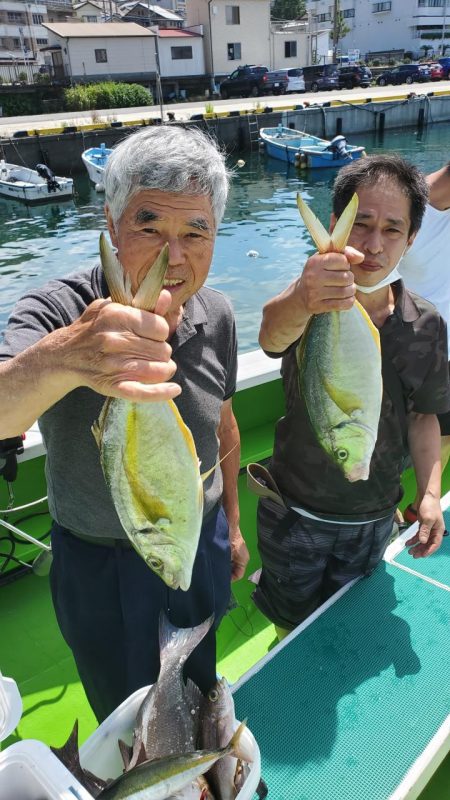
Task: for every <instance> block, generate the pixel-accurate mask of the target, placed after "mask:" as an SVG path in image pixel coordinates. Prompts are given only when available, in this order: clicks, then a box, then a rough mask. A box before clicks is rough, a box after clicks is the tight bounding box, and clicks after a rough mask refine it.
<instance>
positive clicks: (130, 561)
mask: <svg viewBox="0 0 450 800" xmlns="http://www.w3.org/2000/svg"><path fill="white" fill-rule="evenodd" d="M52 550H53V564H52V568H51V572H50V585H51V590H52V596H53V604H54V607H55V612H56V617H57V620H58V624H59V627H60V629H61V632H62V635H63V636H64V639H65V641H66V642H67V644H68V646H69V647H70V649H71V650H72V652H73V655H74V658H75V661H76V665H77V668H78V672H79V675H80V679H81V681H82V684H83V687H84V689H85V692H86V695H87V698H88V700H89V703H90V705H91V706H92V709H93V711H94V713H95V715H96V717H97V719H98V721H99V722H101V721H102V720H103V719H105V717H107V716H108V715H109V714H110V713H111V712H112V711H114V709H115V708H116V707H117V706H118V705H119V704H120V703H121V702H122V701H123V700H125V699H126V698H127V697H128V696H129V695H130V694H132V692H134V691H136V689H139V688H141V687H142V686H146V685H148V684H150V683H154V682H155V681H156V680H157V678H158V674H159V668H160V662H159V640H158V624H159V614H160V611H161V609H163V610H164V611H165V612H166V614H167V616H168V617H169V619H170V621H171V622H172V624H174V625H177V626H178V627H182V628H184V627H191V626H194V625H198V624H199V623H200V622H203V620H204V619H206V618H207V617H208V616H210V614H214V619H215V623H214V629H212V630H210V631H209V633H208V634H207V635H206V637H205V638H204V639H203V641H202V642H201V643H200V644H199V645H198V647H196V649H195V650H194V652H193V654H192V655H191V657H190V658H189V659H188V661H187V662H186V665H185V670H184V674H185V677H190V678H191V679H192V680H193V681H194V682H195V683H196V684H197V686H198V687H199V688H200V689H201V690H202V692H204V693H207V692H208V690H209V689H210V688H211V686H212V685H213V684H214V683H215V680H216V642H215V629H216V628H217V626H218V624H219V622H220V620H221V618H222V617H223V615H224V613H225V611H226V610H227V607H228V603H229V599H230V585H231V556H230V545H229V537H228V524H227V520H226V517H225V514H224V511H223V509H222V508H220V510H219V509H217V512H216V511H215V512H214V513H213V514H212V515H210V516H209V517H208V518H207V520H206V521H205V522H204V523H203V527H202V531H201V535H200V543H199V547H198V551H197V556H196V559H195V563H194V569H193V575H192V583H191V586H190V588H189V590H188V591H187V592H183V591H182V590H181V589H178V590H176V591H174V590H173V589H169V588H168V587H167V586H166V585H165V583H163V581H162V580H161V579H160V578H158V576H157V575H155V573H154V572H152V570H151V569H150V568H149V567H148V566H147V565H146V563H145V562H144V561H143V559H142V558H140V556H139V555H138V554H137V553H136V552H135V551H134V550H133V549H132V548H128V547H123V546H120V544H118V545H117V546H112V547H107V546H104V545H97V544H91V543H89V542H86V541H85V540H82V539H79V538H77V537H76V536H74V535H72V534H71V533H70V531H68V530H67V529H65V528H62V527H61V526H59V525H57V524H56V523H55V524H54V525H53V529H52Z"/></svg>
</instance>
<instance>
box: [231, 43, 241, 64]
mask: <svg viewBox="0 0 450 800" xmlns="http://www.w3.org/2000/svg"><path fill="white" fill-rule="evenodd" d="M227 53H228V61H237V60H239V59H241V58H242V55H241V43H240V42H231V43H229V44H227Z"/></svg>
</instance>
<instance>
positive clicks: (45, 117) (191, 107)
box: [0, 80, 450, 137]
mask: <svg viewBox="0 0 450 800" xmlns="http://www.w3.org/2000/svg"><path fill="white" fill-rule="evenodd" d="M411 92H415V93H416V94H417V95H423V94H428V93H429V92H439V93H441V92H444V93H447V92H449V93H450V81H449V80H446V81H433V82H430V83H414V84H411V85H406V84H402V85H400V86H369V88H367V89H339V90H333V91H330V92H316V93H314V92H306V93H305V94H289V95H281V96H280V95H276V96H264V97H256V98H231V99H229V100H216V99H215V100H213V101H211V100H206V99H205V100H202V101H195V102H184V103H169V104H167V105H164V107H163V119H164V121H167V120H168V119H169V117H168V113H170V114H171V115H172V114H173V115H174V118H175V119H176V120H180V121H184V120H188V119H189V118H190V117H191V116H192V115H193V114H204V113H206V105H207V104H208V105H210V104H211V105H212V106H213V109H214V111H215V112H216V113H218V114H220V113H226V112H230V111H235V110H238V111H254V110H255V109H258V108H259V109H263V108H264V107H265V106H270V108H273V109H274V110H276V109H278V108H286V107H289V106H291V107H292V106H295V105H296V104H299V103H302V102H304V101H305V100H307V101H308V102H309V103H319V104H321V103H324V102H329V101H330V100H340V101H342V102H344V103H355V102H361V101H362V102H364V101H365V100H366V99H367V98H369V97H370V98H371V99H372V100H377V99H378V98H388V99H390V98H397V97H407V95H408V94H410V93H411ZM158 117H159V118H160V117H161V109H160V106H159V105H154V106H138V107H137V108H110V109H104V110H102V111H63V112H60V113H57V114H37V115H35V116H24V117H2V118H0V120H1V121H0V136H1V137H10V136H12V135H13V133H15V132H16V131H20V130H25V131H29V130H38V131H41V132H42V133H44V132H45V131H46V130H49V131H50V130H52V129H55V128H60V127H62V125H63V124H64V125H80V126H81V125H95V124H98V123H107V124H108V125H109V124H110V123H111V122H114V121H120V122H123V123H127V122H133V121H134V120H139V121H140V120H149V119H155V118H158Z"/></svg>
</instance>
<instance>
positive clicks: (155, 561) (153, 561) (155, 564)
mask: <svg viewBox="0 0 450 800" xmlns="http://www.w3.org/2000/svg"><path fill="white" fill-rule="evenodd" d="M147 564H148V565H149V567H150V568H151V569H154V570H157V571H159V570H160V569H161V567H162V565H163V562H162V561H161V559H160V558H149V559H148V560H147Z"/></svg>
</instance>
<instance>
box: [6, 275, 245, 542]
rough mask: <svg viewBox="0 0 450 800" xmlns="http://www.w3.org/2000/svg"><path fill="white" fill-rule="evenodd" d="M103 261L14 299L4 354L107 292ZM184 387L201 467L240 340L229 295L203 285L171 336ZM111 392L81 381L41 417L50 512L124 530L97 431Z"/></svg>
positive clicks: (213, 452) (211, 501)
mask: <svg viewBox="0 0 450 800" xmlns="http://www.w3.org/2000/svg"><path fill="white" fill-rule="evenodd" d="M108 294H109V293H108V290H107V287H106V283H105V280H104V277H103V273H102V270H101V268H100V267H99V266H96V267H94V268H93V269H89V270H86V271H85V272H81V273H76V274H72V275H68V276H66V277H64V278H61V279H60V280H53V281H50V282H49V283H48V284H47V285H46V286H44V287H43V288H42V289H38V290H35V291H32V292H30V293H29V294H27V295H26V296H25V297H23V298H22V299H21V300H20V301H19V302H18V304H17V305H16V307H15V309H14V311H13V313H12V315H11V317H10V319H9V321H8V326H7V329H6V331H5V333H4V338H3V343H1V342H0V360H4V359H7V358H11V357H12V356H15V355H17V354H18V353H20V352H22V351H23V350H25V349H26V348H27V347H29V346H30V345H32V344H34V343H35V342H37V341H38V340H39V339H41V338H42V337H43V336H45V335H46V334H47V333H51V332H52V331H54V330H56V329H57V328H61V327H65V326H66V325H70V324H71V323H72V322H74V321H75V320H76V319H78V317H79V316H80V315H81V314H82V313H83V311H84V310H85V309H86V307H87V306H88V305H89V304H90V303H91V302H92V301H93V300H95V299H98V298H102V297H108ZM170 344H171V347H172V350H173V355H172V357H173V360H174V361H175V363H176V365H177V371H176V373H175V376H174V377H173V379H172V380H174V381H175V382H177V383H179V384H180V386H181V387H182V390H183V391H182V393H181V395H180V396H179V397H177V398H175V403H176V405H177V406H178V409H179V411H180V413H181V415H182V417H183V419H184V421H185V423H186V425H187V426H188V427H189V428H190V429H191V431H192V434H193V437H194V441H195V444H196V448H197V453H198V456H199V459H200V461H201V471H202V472H206V471H207V470H208V469H210V468H211V467H213V466H214V464H215V463H216V461H217V457H218V438H217V427H218V424H219V420H220V412H221V408H222V404H223V402H224V400H226V399H228V398H229V397H231V395H232V394H233V393H234V391H235V388H236V373H237V340H236V329H235V322H234V315H233V311H232V309H231V306H230V304H229V302H228V300H227V299H226V298H225V297H224V296H223V295H222V294H221V293H220V292H217V291H216V290H214V289H209V288H206V287H203V288H201V289H200V291H199V292H197V293H196V294H195V295H194V296H193V297H191V298H190V299H189V300H188V301H187V303H186V305H185V307H184V313H183V319H182V321H181V322H180V324H179V326H178V328H177V330H176V331H175V334H174V335H173V337H172V339H171V341H170ZM104 400H105V398H104V397H103V396H102V395H99V394H97V393H96V392H93V391H92V390H91V389H87V388H79V389H76V390H75V391H73V392H70V393H69V394H67V395H66V396H65V397H63V398H62V399H61V400H60V401H59V402H58V403H55V405H54V406H52V407H51V408H49V409H48V411H46V412H45V414H43V415H42V417H41V418H40V420H39V427H40V430H41V432H42V436H43V440H44V444H45V446H46V449H47V463H46V477H47V487H48V496H49V506H50V512H51V514H52V517H53V518H54V519H55V520H56V522H58V523H59V524H60V525H62V526H63V527H65V528H69V530H73V531H74V532H76V533H81V534H85V535H88V536H95V537H102V536H106V537H115V538H123V537H125V532H124V531H123V529H122V526H121V524H120V521H119V518H118V516H117V514H116V511H115V508H114V506H113V503H112V500H111V496H110V494H109V490H108V487H107V486H106V483H105V481H104V477H103V472H102V469H101V465H100V458H99V451H98V448H97V445H96V443H95V440H94V437H93V435H92V432H91V425H92V424H93V422H94V421H95V420H96V419H97V418H98V415H99V413H100V410H101V408H102V405H103V403H104ZM221 494H222V473H221V470H220V469H216V470H215V471H214V472H213V473H212V475H211V476H210V477H209V478H208V479H207V480H206V481H205V483H204V496H205V504H204V514H205V515H206V514H207V513H208V512H209V511H210V510H211V509H212V508H213V506H214V505H215V504H216V503H217V502H218V501H219V500H220V498H221Z"/></svg>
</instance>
